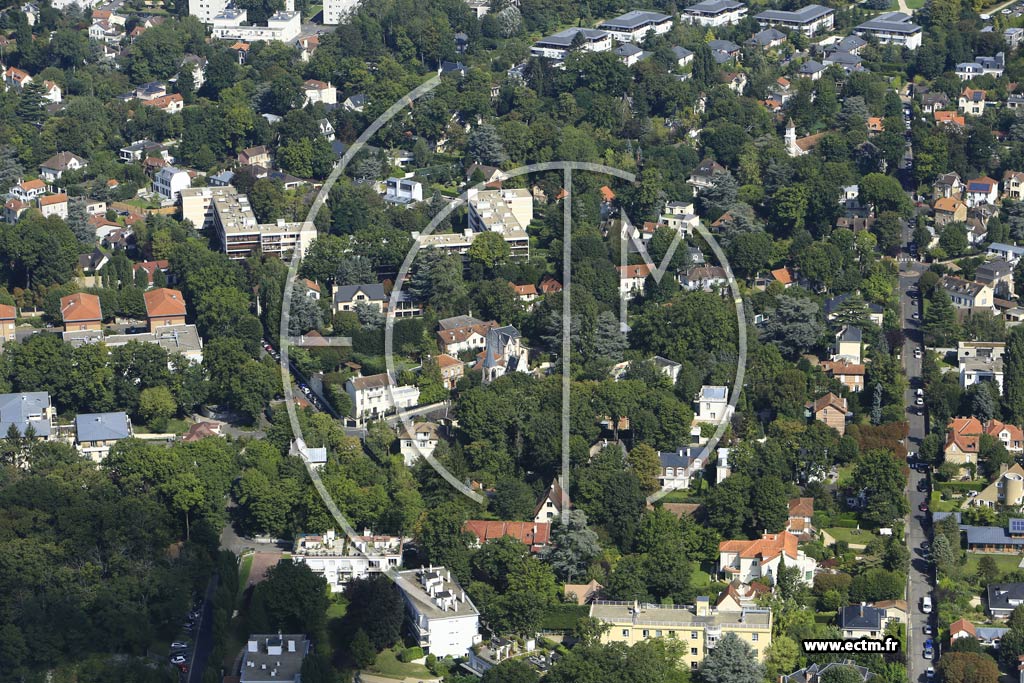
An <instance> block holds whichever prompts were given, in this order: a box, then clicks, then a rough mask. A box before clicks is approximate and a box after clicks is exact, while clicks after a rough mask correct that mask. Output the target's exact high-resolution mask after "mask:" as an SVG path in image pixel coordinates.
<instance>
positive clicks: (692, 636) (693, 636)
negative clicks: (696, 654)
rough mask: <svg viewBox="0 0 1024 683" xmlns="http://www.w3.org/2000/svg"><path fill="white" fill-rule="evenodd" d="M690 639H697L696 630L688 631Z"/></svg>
mask: <svg viewBox="0 0 1024 683" xmlns="http://www.w3.org/2000/svg"><path fill="white" fill-rule="evenodd" d="M690 640H697V632H696V631H690Z"/></svg>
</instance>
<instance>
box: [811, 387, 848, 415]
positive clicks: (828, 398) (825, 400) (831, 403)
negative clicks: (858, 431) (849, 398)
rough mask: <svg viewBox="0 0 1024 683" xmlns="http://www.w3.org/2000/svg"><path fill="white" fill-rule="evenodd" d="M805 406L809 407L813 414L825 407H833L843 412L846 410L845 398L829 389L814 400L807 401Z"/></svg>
mask: <svg viewBox="0 0 1024 683" xmlns="http://www.w3.org/2000/svg"><path fill="white" fill-rule="evenodd" d="M807 407H808V408H810V409H811V410H812V411H813V412H814V413H815V414H817V413H819V412H821V411H822V410H824V409H825V408H835V409H836V410H838V411H840V412H843V413H845V412H846V399H845V398H841V397H839V396H836V395H835V394H833V393H832V392H831V391H830V392H828V393H827V394H825V395H824V396H822V397H821V398H819V399H817V400H815V401H814V402H812V403H808V404H807Z"/></svg>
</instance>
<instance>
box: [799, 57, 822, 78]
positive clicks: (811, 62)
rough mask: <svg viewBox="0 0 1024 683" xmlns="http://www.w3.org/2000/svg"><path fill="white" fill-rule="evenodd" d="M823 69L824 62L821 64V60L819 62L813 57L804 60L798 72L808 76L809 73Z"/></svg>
mask: <svg viewBox="0 0 1024 683" xmlns="http://www.w3.org/2000/svg"><path fill="white" fill-rule="evenodd" d="M824 70H825V65H824V64H822V63H821V62H819V61H817V60H815V59H808V60H807V61H806V62H804V63H803V64H802V65H801V66H800V71H799V72H798V73H800V74H801V75H804V76H809V75H811V74H816V73H818V72H819V71H824Z"/></svg>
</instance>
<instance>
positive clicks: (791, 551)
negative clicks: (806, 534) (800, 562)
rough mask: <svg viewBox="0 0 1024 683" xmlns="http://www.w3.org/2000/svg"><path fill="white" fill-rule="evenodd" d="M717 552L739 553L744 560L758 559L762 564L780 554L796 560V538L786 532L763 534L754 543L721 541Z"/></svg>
mask: <svg viewBox="0 0 1024 683" xmlns="http://www.w3.org/2000/svg"><path fill="white" fill-rule="evenodd" d="M718 551H719V552H726V553H739V556H740V557H742V558H745V559H754V558H760V560H761V561H762V562H767V561H769V560H772V559H775V558H776V557H778V555H779V554H780V553H786V556H787V557H791V558H793V559H796V557H797V538H796V536H794V535H793V534H791V533H789V532H788V531H782V532H780V533H777V534H765V535H763V536H762V537H761V538H759V539H757V540H756V541H721V542H720V543H719V544H718Z"/></svg>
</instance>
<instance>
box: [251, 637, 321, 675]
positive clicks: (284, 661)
mask: <svg viewBox="0 0 1024 683" xmlns="http://www.w3.org/2000/svg"><path fill="white" fill-rule="evenodd" d="M308 653H309V639H308V638H306V636H304V635H301V634H298V633H287V634H281V633H269V634H260V633H254V634H251V635H250V636H249V639H248V641H247V642H246V646H245V650H244V651H243V652H242V663H241V667H242V668H241V674H240V676H239V678H238V679H237V680H238V681H239V683H279V682H280V683H293V682H294V681H299V680H301V678H302V662H303V660H304V659H305V658H306V655H307V654H308Z"/></svg>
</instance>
